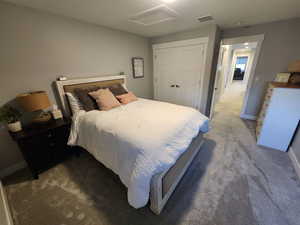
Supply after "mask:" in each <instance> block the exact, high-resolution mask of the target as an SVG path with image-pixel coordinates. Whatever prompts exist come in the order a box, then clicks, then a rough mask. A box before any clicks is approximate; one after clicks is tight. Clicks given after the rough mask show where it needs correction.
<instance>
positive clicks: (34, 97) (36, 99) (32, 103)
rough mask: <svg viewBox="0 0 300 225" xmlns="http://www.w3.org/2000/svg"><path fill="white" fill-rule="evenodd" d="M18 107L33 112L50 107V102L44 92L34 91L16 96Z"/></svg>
mask: <svg viewBox="0 0 300 225" xmlns="http://www.w3.org/2000/svg"><path fill="white" fill-rule="evenodd" d="M17 99H18V101H19V103H20V105H21V106H22V107H23V109H24V110H26V111H28V112H33V111H37V110H43V109H46V108H48V107H50V106H51V105H50V101H49V98H48V95H47V93H46V92H45V91H36V92H30V93H26V94H20V95H18V96H17Z"/></svg>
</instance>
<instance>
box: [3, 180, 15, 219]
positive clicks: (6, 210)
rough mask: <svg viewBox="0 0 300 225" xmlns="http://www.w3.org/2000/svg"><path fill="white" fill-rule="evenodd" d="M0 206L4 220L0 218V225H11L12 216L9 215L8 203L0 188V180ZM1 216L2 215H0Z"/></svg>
mask: <svg viewBox="0 0 300 225" xmlns="http://www.w3.org/2000/svg"><path fill="white" fill-rule="evenodd" d="M0 204H3V209H4V213H3V214H4V217H5V218H0V220H1V225H13V224H14V223H13V220H12V216H11V214H10V210H9V206H8V201H7V198H6V194H5V190H4V188H3V186H2V182H1V180H0ZM1 208H2V207H0V210H1ZM0 215H2V213H1V214H0Z"/></svg>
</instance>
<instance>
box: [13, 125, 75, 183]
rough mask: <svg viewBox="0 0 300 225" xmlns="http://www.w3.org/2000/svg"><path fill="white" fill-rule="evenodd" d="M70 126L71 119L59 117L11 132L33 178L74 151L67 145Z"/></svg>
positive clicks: (36, 177)
mask: <svg viewBox="0 0 300 225" xmlns="http://www.w3.org/2000/svg"><path fill="white" fill-rule="evenodd" d="M70 126H71V121H70V120H66V119H59V120H52V121H50V122H48V123H47V124H43V125H36V126H31V127H25V128H24V129H23V130H22V131H20V132H16V133H10V135H11V137H12V138H13V139H14V140H15V141H16V142H17V143H18V146H19V149H20V151H21V152H22V154H23V156H24V159H25V161H26V162H27V165H28V167H29V169H30V171H31V173H32V176H33V178H35V179H38V175H39V173H41V172H43V171H45V170H47V169H49V168H51V167H53V166H54V165H56V164H58V163H60V162H62V161H63V160H65V159H66V158H67V157H68V156H70V155H71V154H72V153H73V151H72V147H70V146H68V145H67V141H68V137H69V133H70Z"/></svg>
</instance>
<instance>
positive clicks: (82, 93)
mask: <svg viewBox="0 0 300 225" xmlns="http://www.w3.org/2000/svg"><path fill="white" fill-rule="evenodd" d="M98 89H99V87H97V86H92V87H89V88H76V89H75V90H74V93H75V95H76V96H77V97H78V99H79V101H80V102H81V104H82V105H83V108H84V110H85V111H91V110H95V109H98V106H97V103H96V101H95V100H94V99H93V98H92V97H91V96H90V95H89V92H92V91H96V90H98Z"/></svg>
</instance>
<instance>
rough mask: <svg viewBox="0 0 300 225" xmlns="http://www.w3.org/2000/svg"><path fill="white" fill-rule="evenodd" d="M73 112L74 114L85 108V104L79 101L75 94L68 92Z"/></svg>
mask: <svg viewBox="0 0 300 225" xmlns="http://www.w3.org/2000/svg"><path fill="white" fill-rule="evenodd" d="M66 95H67V98H68V101H69V104H70V107H71V111H72V114H73V115H74V114H75V113H76V112H78V111H80V110H83V105H82V104H81V102H80V101H79V99H78V98H77V97H76V96H74V95H73V94H72V93H71V92H66Z"/></svg>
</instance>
